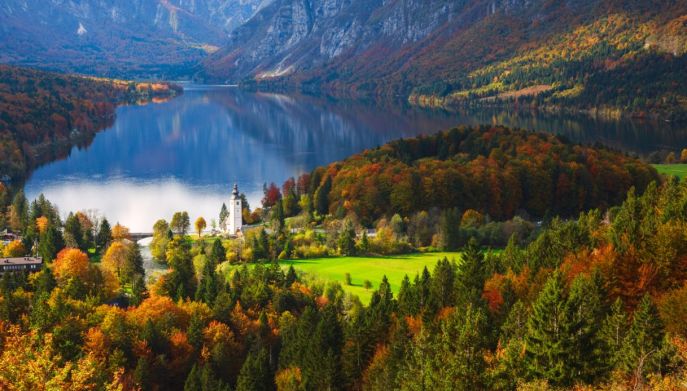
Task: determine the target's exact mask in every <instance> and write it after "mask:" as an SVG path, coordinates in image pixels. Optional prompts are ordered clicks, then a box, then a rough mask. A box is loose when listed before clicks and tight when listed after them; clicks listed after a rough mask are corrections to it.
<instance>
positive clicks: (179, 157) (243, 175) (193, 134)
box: [25, 85, 687, 232]
mask: <svg viewBox="0 0 687 391" xmlns="http://www.w3.org/2000/svg"><path fill="white" fill-rule="evenodd" d="M480 123H489V124H503V125H506V126H513V127H521V128H525V129H532V130H541V131H554V132H556V133H559V134H562V135H564V136H565V137H567V138H568V139H570V140H573V141H577V142H582V143H596V142H600V143H603V144H606V145H609V146H612V147H614V148H617V149H621V150H624V151H628V152H632V153H637V154H648V153H650V152H652V151H654V150H657V149H670V150H678V149H680V148H681V147H683V146H687V132H686V131H685V130H684V128H676V127H674V126H672V125H671V124H667V123H654V122H643V121H642V122H637V121H600V120H595V119H592V118H590V117H586V116H572V115H542V114H533V113H523V112H517V111H508V110H480V111H475V112H462V113H449V112H446V111H441V110H436V111H431V110H422V109H413V108H409V107H406V106H404V105H394V104H388V105H378V104H375V103H372V102H355V101H335V100H331V99H323V98H314V97H308V96H298V95H295V96H289V95H282V94H268V93H251V92H246V91H241V90H238V89H236V88H232V87H213V86H197V85H186V86H185V88H184V94H183V95H182V96H180V97H178V98H175V99H173V100H170V101H167V102H164V103H151V104H147V105H141V106H123V107H120V108H118V109H117V118H116V120H115V123H114V125H113V126H112V127H110V128H108V129H106V130H104V131H102V132H100V133H99V134H98V135H96V137H95V139H94V140H93V142H92V143H91V144H90V145H89V146H88V147H85V148H78V147H74V149H73V150H72V151H71V153H70V155H69V157H68V158H66V159H64V160H60V161H56V162H53V163H51V164H47V165H45V166H43V167H40V168H39V169H37V170H36V171H35V172H34V173H33V175H32V176H31V177H30V178H29V180H28V182H27V183H26V186H25V191H26V194H27V197H28V198H29V199H33V198H35V197H37V196H38V195H39V194H41V193H43V194H45V196H46V197H48V199H50V200H51V201H53V202H54V203H56V204H57V205H58V207H59V209H60V211H61V212H62V214H66V213H67V212H68V211H76V210H97V211H98V212H100V213H101V214H103V215H105V216H106V217H107V218H108V220H110V222H111V223H112V224H114V223H115V222H121V223H122V224H124V225H126V226H128V227H130V229H131V231H132V232H150V231H151V230H152V225H153V223H154V222H155V221H156V220H157V219H159V218H165V219H169V218H171V216H172V214H173V213H174V212H175V211H179V210H186V211H188V212H189V215H190V217H191V219H192V221H193V220H195V218H196V217H198V216H203V217H205V218H206V220H208V222H209V221H210V219H213V218H214V219H217V216H218V214H219V210H220V207H221V205H222V203H223V202H225V201H226V200H227V199H228V197H229V194H230V192H231V186H232V185H233V183H237V184H238V186H239V189H240V191H242V192H244V193H246V195H247V197H248V200H249V202H250V204H251V207H255V206H257V205H258V204H259V202H260V199H261V198H262V189H263V184H265V183H270V182H275V183H277V184H281V183H282V182H283V181H284V180H285V179H287V178H288V177H291V176H297V175H299V174H301V173H303V172H308V171H310V170H312V169H313V168H314V167H316V166H318V165H323V164H327V163H330V162H332V161H336V160H340V159H343V158H345V157H347V156H349V155H351V154H353V153H357V152H360V151H362V150H364V149H366V148H372V147H375V146H378V145H382V144H384V143H386V142H387V141H390V140H393V139H398V138H400V137H409V136H414V135H418V134H430V133H433V132H436V131H439V130H442V129H446V128H449V127H451V126H454V125H456V124H480Z"/></svg>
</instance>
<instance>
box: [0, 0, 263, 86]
mask: <svg viewBox="0 0 687 391" xmlns="http://www.w3.org/2000/svg"><path fill="white" fill-rule="evenodd" d="M267 3H269V0H229V1H224V0H194V1H185V0H153V1H150V0H126V1H121V0H103V1H94V0H69V1H61V0H28V1H27V0H4V1H3V2H2V4H0V62H3V63H12V64H18V65H29V66H36V67H41V68H49V69H56V70H61V71H67V72H79V73H89V74H94V75H98V76H110V77H113V76H114V77H127V78H131V77H147V78H149V77H152V76H158V77H160V78H168V79H169V78H172V77H176V76H179V75H184V74H186V73H188V71H189V69H191V68H192V67H193V66H194V65H195V64H196V63H197V62H198V61H200V60H201V59H202V58H203V57H204V56H205V55H206V54H207V53H208V52H211V51H213V50H215V47H216V46H217V45H220V44H221V43H222V42H224V40H225V39H226V36H227V34H228V33H229V32H231V31H232V30H233V29H234V28H236V27H237V26H239V25H241V24H242V23H243V22H245V21H246V20H248V19H249V18H250V17H251V16H252V15H253V14H254V13H255V12H256V11H257V10H258V9H260V7H261V6H262V5H263V4H267Z"/></svg>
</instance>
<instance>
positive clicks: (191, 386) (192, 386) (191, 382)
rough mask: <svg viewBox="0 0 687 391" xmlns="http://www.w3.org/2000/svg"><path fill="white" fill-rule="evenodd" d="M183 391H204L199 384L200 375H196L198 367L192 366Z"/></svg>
mask: <svg viewBox="0 0 687 391" xmlns="http://www.w3.org/2000/svg"><path fill="white" fill-rule="evenodd" d="M184 391H204V390H203V386H202V384H201V382H200V374H199V373H198V367H197V365H196V364H194V365H193V368H191V372H189V374H188V377H186V383H184Z"/></svg>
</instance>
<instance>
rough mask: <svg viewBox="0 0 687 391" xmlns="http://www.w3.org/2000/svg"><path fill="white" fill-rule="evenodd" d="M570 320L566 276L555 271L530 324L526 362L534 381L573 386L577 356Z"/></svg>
mask: <svg viewBox="0 0 687 391" xmlns="http://www.w3.org/2000/svg"><path fill="white" fill-rule="evenodd" d="M570 328H571V324H570V319H569V316H568V313H567V312H566V299H565V292H564V290H563V277H562V275H561V273H560V272H559V271H555V272H554V273H553V275H552V276H551V277H549V279H548V280H547V281H546V284H545V285H544V288H543V289H542V291H541V293H539V296H538V297H537V300H536V301H535V302H534V304H533V306H532V313H531V315H530V317H529V319H528V321H527V334H526V338H525V343H526V346H527V350H526V352H525V361H526V366H527V372H528V374H529V376H530V377H531V378H534V379H545V380H547V381H548V382H549V383H551V384H552V385H555V386H569V385H570V384H571V383H572V381H573V379H574V377H575V374H574V369H572V368H571V365H572V360H573V359H574V358H575V357H576V353H575V346H574V345H573V344H571V343H570V336H571V335H570Z"/></svg>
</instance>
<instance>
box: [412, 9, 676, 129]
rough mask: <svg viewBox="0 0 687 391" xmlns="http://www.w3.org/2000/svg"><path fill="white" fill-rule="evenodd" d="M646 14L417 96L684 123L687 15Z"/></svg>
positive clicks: (586, 28)
mask: <svg viewBox="0 0 687 391" xmlns="http://www.w3.org/2000/svg"><path fill="white" fill-rule="evenodd" d="M681 8H684V7H683V6H682V7H681ZM674 11H675V14H673V15H681V13H680V12H683V11H684V10H674ZM647 15H651V13H648V14H646V15H642V16H639V15H632V14H623V13H613V14H610V15H608V16H606V17H604V18H600V19H598V20H595V21H593V22H591V23H589V24H583V25H580V26H577V27H576V28H575V29H574V30H572V31H570V32H567V33H565V34H561V35H555V36H553V37H551V38H549V39H548V40H547V41H544V42H541V43H539V44H538V45H537V46H536V47H534V48H527V49H525V50H520V51H519V52H516V54H515V55H513V56H512V57H510V58H508V59H504V60H501V61H495V62H492V63H491V64H488V65H484V66H479V67H476V68H475V69H474V70H473V71H472V72H470V73H458V76H453V78H452V79H444V80H437V81H434V82H433V83H429V84H425V85H422V86H419V87H417V88H415V89H414V91H413V93H412V95H411V101H413V102H415V103H420V104H423V105H433V104H437V103H440V104H443V105H469V106H492V105H498V104H503V103H508V104H516V105H522V106H534V107H547V106H549V107H550V106H553V107H556V108H564V109H571V108H573V109H578V110H587V111H593V112H597V113H600V114H602V115H608V116H613V117H616V116H618V115H619V114H621V113H622V114H625V115H632V116H641V117H651V116H653V117H656V116H659V117H661V118H663V119H670V120H682V121H684V120H686V119H687V105H686V104H685V100H684V97H685V96H686V95H687V90H686V89H685V85H687V76H685V72H683V71H682V70H683V69H684V68H685V66H686V62H687V55H686V53H685V49H684V47H685V46H684V42H686V41H687V35H685V33H684V29H682V28H680V27H679V26H680V25H682V24H683V23H684V20H683V19H684V18H683V17H678V18H675V19H672V20H671V18H672V17H671V16H670V15H668V14H666V15H665V16H661V17H656V16H653V17H654V18H655V19H654V20H652V19H651V18H652V16H649V18H650V19H649V20H643V19H645V18H646V17H647ZM673 17H674V16H673Z"/></svg>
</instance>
